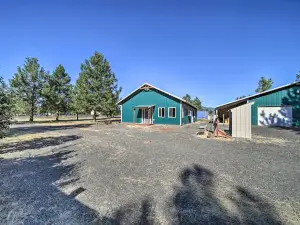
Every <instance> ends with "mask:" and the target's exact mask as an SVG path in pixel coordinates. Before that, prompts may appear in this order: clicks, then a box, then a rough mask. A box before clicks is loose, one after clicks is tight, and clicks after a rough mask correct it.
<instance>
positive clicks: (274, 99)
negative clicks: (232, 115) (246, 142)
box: [249, 86, 300, 126]
mask: <svg viewBox="0 0 300 225" xmlns="http://www.w3.org/2000/svg"><path fill="white" fill-rule="evenodd" d="M249 102H254V104H253V105H252V107H251V114H252V115H251V123H252V125H258V114H257V113H258V110H257V108H258V107H261V106H289V105H290V106H292V107H293V126H300V86H294V87H290V88H287V89H284V90H279V91H277V92H274V93H270V94H268V95H264V96H260V97H257V98H254V99H251V100H250V101H249Z"/></svg>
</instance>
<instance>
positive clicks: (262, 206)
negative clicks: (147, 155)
mask: <svg viewBox="0 0 300 225" xmlns="http://www.w3.org/2000/svg"><path fill="white" fill-rule="evenodd" d="M180 180H181V186H180V187H177V188H176V189H175V195H174V196H173V198H172V200H171V208H172V206H173V210H172V212H173V213H172V214H171V215H172V218H173V220H174V223H173V224H281V222H280V220H279V219H278V218H279V217H278V215H277V213H276V211H275V208H274V207H273V206H272V205H271V204H269V203H268V202H267V201H266V200H265V199H263V198H261V197H259V196H257V195H255V194H253V193H251V192H250V191H248V190H247V189H245V188H242V187H239V186H236V187H233V190H232V191H231V192H230V194H229V195H226V196H224V197H225V200H226V202H229V203H231V205H232V207H233V208H235V213H232V212H229V211H228V210H227V208H225V207H224V202H223V203H222V202H221V200H220V198H219V197H217V193H216V192H215V191H216V189H215V181H214V175H213V173H212V172H211V171H210V170H208V169H206V168H204V167H201V166H199V165H194V166H193V167H191V168H187V169H185V170H184V171H183V172H182V174H181V177H180Z"/></svg>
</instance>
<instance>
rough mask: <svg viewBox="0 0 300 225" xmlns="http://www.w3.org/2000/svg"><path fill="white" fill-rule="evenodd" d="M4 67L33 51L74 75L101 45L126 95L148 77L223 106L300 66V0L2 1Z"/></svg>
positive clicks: (290, 77)
mask: <svg viewBox="0 0 300 225" xmlns="http://www.w3.org/2000/svg"><path fill="white" fill-rule="evenodd" d="M0 29H1V33H0V75H1V76H4V78H5V79H6V80H8V79H9V78H11V77H12V75H13V74H14V73H15V71H16V67H17V66H21V65H23V62H24V59H25V58H26V57H37V58H38V59H39V60H40V64H41V65H42V66H43V67H44V68H45V69H46V70H49V71H52V70H53V69H54V68H55V67H56V66H57V65H58V64H59V63H61V64H63V65H64V66H65V68H66V70H67V72H68V73H69V74H70V76H71V77H72V80H73V82H75V80H76V79H77V77H78V73H79V72H80V64H81V63H82V62H83V61H84V60H85V59H86V58H89V57H90V56H91V55H92V54H93V53H94V51H99V52H101V53H103V54H104V55H105V57H106V58H107V59H108V60H109V62H110V63H111V66H112V69H113V71H114V72H115V74H116V76H117V78H118V80H119V84H120V85H121V86H122V87H123V92H122V96H125V95H127V94H128V93H130V92H131V91H132V90H134V89H135V88H137V87H138V86H139V85H141V84H142V83H144V82H148V83H150V84H153V85H155V86H157V87H159V88H161V89H164V90H166V91H168V92H170V93H173V94H175V95H177V96H183V95H184V94H186V93H189V94H191V95H192V96H195V95H197V96H199V98H200V99H201V100H202V101H203V104H204V105H205V106H216V105H218V104H222V103H225V102H227V101H231V100H233V99H235V98H236V97H237V96H240V95H247V94H252V93H253V92H254V90H255V89H256V87H257V83H258V80H259V78H260V77H261V76H266V77H271V78H273V80H274V87H276V86H280V85H284V84H286V83H289V82H292V81H294V80H295V74H296V72H297V71H298V70H300V1H298V0H243V1H241V0H235V1H231V0H227V1H223V0H219V1H216V0H215V1H214V0H212V1H201V0H195V1H191V0H190V1H189V0H186V1H179V0H178V1H176V0H173V1H169V0H164V1H162V0H152V1H147V0H145V1H144V0H143V1H141V0H139V1H131V0H127V1H123V0H122V1H121V0H119V1H115V0H109V1H108V0H107V1H89V0H86V1H79V0H78V1H77V0H73V1H71V0H70V1H64V0H61V1H56V0H52V1H47V2H46V1H30V0H27V1H21V0H19V1H17V0H2V1H0Z"/></svg>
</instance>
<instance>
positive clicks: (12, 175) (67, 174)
mask: <svg viewBox="0 0 300 225" xmlns="http://www.w3.org/2000/svg"><path fill="white" fill-rule="evenodd" d="M72 153H73V152H72V151H64V152H61V153H58V154H52V155H47V156H38V157H34V158H25V159H20V160H12V159H0V171H1V172H0V173H1V181H0V187H1V192H0V202H1V204H0V223H1V224H20V223H23V224H88V223H91V222H93V221H94V220H97V218H98V216H97V213H96V211H94V210H92V209H90V208H88V207H86V206H85V205H83V204H82V203H80V202H79V201H77V200H76V199H75V198H74V196H73V195H70V196H69V195H67V194H65V193H63V192H62V191H60V190H59V186H58V185H56V184H55V182H57V181H58V180H60V179H70V178H71V177H74V176H76V175H75V174H74V170H75V165H64V164H62V163H61V162H62V161H64V160H66V159H68V158H69V157H71V155H72ZM68 185H72V183H69V184H68Z"/></svg>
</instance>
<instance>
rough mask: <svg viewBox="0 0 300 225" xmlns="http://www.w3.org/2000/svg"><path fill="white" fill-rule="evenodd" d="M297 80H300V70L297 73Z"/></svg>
mask: <svg viewBox="0 0 300 225" xmlns="http://www.w3.org/2000/svg"><path fill="white" fill-rule="evenodd" d="M296 81H300V71H299V72H298V73H297V74H296Z"/></svg>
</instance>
